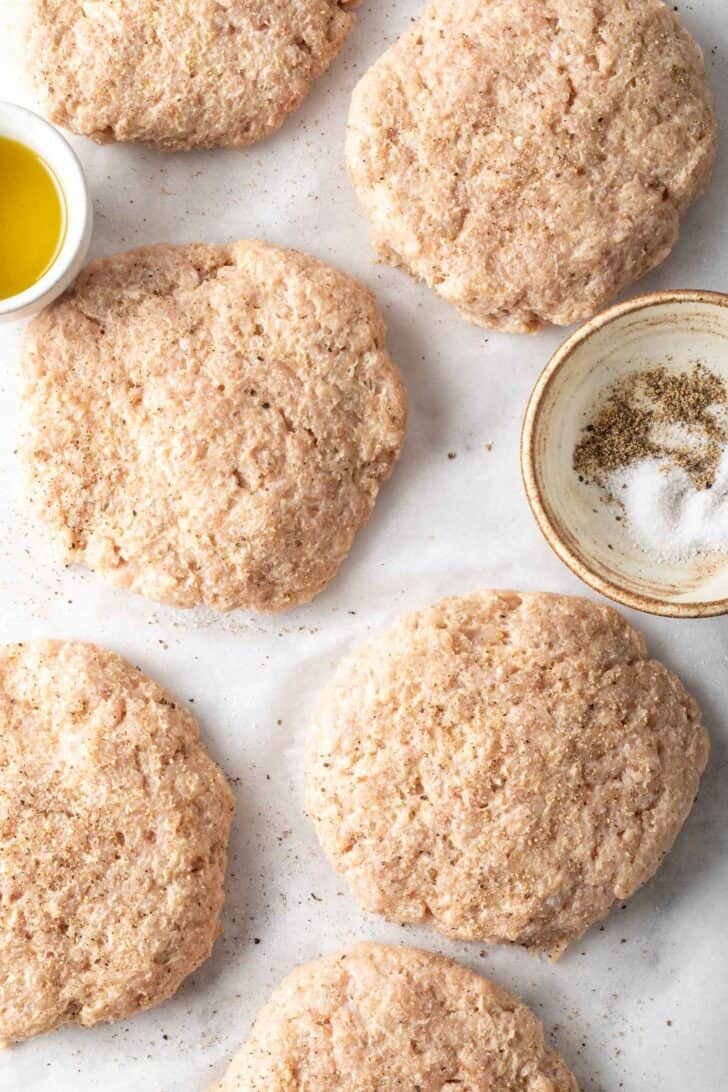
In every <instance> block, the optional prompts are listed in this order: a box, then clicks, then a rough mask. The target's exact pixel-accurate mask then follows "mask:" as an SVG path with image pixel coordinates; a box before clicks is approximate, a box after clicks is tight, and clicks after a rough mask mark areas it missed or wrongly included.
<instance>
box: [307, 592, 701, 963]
mask: <svg viewBox="0 0 728 1092" xmlns="http://www.w3.org/2000/svg"><path fill="white" fill-rule="evenodd" d="M707 757H708V740H707V735H706V732H705V730H704V729H703V727H702V725H701V723H700V712H699V710H698V707H697V706H696V704H695V702H694V701H693V699H692V698H691V697H690V696H689V695H688V694H687V693H686V691H685V689H684V688H683V686H682V684H681V683H680V681H679V680H678V679H677V678H676V677H675V676H674V675H673V674H672V673H671V672H669V671H668V670H667V669H666V668H665V667H664V666H663V665H662V664H660V663H658V662H656V661H655V660H650V659H648V658H647V656H646V652H645V646H644V642H643V640H642V637H641V636H640V635H639V634H638V633H637V632H636V631H635V630H634V629H632V627H631V626H630V625H628V623H627V622H626V621H625V620H624V619H623V618H622V617H621V615H619V614H618V613H617V612H616V611H614V610H612V609H611V608H609V607H605V606H601V605H597V604H595V603H592V602H590V601H588V600H585V599H579V598H572V597H569V596H560V595H547V594H517V593H513V592H482V593H477V594H474V595H470V596H465V597H462V598H453V599H444V600H442V601H441V602H438V603H435V604H434V605H432V606H429V607H426V608H424V609H423V610H420V611H418V612H416V613H414V614H411V615H409V616H406V617H405V618H404V619H402V620H401V621H400V622H398V623H397V624H396V625H395V626H394V627H393V628H392V629H390V630H389V631H387V632H386V633H384V634H383V635H382V636H380V637H378V638H376V639H374V640H373V641H372V642H371V643H370V644H368V645H367V646H365V647H364V648H363V649H362V650H361V651H360V652H359V653H358V654H357V655H355V656H354V657H353V658H351V659H349V660H348V661H345V662H344V663H343V664H342V665H341V667H340V668H339V670H338V672H337V673H336V675H335V677H334V679H333V681H332V683H331V685H330V687H329V689H328V690H327V692H326V694H325V696H324V699H323V702H322V704H321V707H320V709H319V712H318V716H317V718H316V720H315V725H314V728H313V731H312V733H311V736H310V739H309V744H308V755H307V810H308V812H309V814H310V816H311V818H312V819H313V821H314V823H315V825H316V828H317V830H318V834H319V837H320V839H321V842H322V845H323V847H324V849H325V850H326V852H327V854H328V855H329V857H330V858H331V860H332V862H333V864H334V866H335V867H336V868H337V870H338V871H340V872H341V873H342V874H343V875H344V876H345V877H346V878H347V880H348V881H349V883H350V884H351V885H352V887H353V889H354V892H355V894H356V895H357V896H358V898H359V900H360V901H361V903H362V904H363V906H364V907H365V908H366V909H367V910H371V911H376V912H378V913H381V914H384V915H385V916H386V917H388V918H391V919H393V920H395V921H400V922H419V921H426V920H431V921H432V923H433V924H434V925H435V926H436V927H437V928H439V929H440V930H442V931H443V932H444V933H446V934H448V935H449V936H452V937H457V938H463V939H469V940H470V939H479V940H483V941H486V942H489V943H499V942H510V943H516V944H522V945H525V946H527V947H530V948H534V949H537V950H547V951H550V952H552V953H554V954H558V953H559V952H560V951H561V950H562V949H563V948H564V947H566V945H567V944H568V943H570V942H571V941H572V940H574V939H575V938H577V937H578V936H579V935H580V934H581V933H582V932H583V931H584V930H585V929H586V928H587V927H588V926H589V925H590V924H591V923H592V922H594V921H597V920H598V919H599V918H601V917H603V916H604V915H605V914H606V913H607V912H608V911H609V909H610V907H611V906H612V904H613V903H614V902H615V900H621V899H626V898H627V897H628V896H629V895H631V894H632V892H633V891H634V890H635V889H636V888H637V887H639V886H640V884H643V883H644V882H645V881H646V880H648V879H649V878H650V876H652V874H653V873H654V872H655V870H656V869H657V867H658V865H659V864H660V861H661V860H662V858H663V857H664V856H665V854H666V853H667V852H668V850H669V849H670V847H671V845H672V843H673V841H674V839H675V837H676V835H677V833H678V831H679V830H680V827H681V826H682V824H683V822H684V820H685V818H686V816H687V814H688V812H689V810H690V807H691V805H692V803H693V799H694V797H695V794H696V792H697V788H698V780H699V777H700V774H701V772H702V770H703V768H704V766H705V763H706V761H707Z"/></svg>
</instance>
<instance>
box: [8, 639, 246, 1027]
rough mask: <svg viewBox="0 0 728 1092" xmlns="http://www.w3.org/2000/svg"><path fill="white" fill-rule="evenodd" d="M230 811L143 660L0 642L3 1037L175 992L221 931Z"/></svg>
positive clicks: (226, 793)
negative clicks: (145, 672)
mask: <svg viewBox="0 0 728 1092" xmlns="http://www.w3.org/2000/svg"><path fill="white" fill-rule="evenodd" d="M232 813H233V799H232V794H231V792H230V789H229V788H228V785H227V782H226V780H225V777H224V776H223V773H222V771H221V770H220V769H219V768H218V767H217V766H216V765H215V763H214V762H213V761H212V760H211V759H210V757H209V755H208V753H207V751H206V749H205V747H204V745H203V743H202V742H201V740H200V733H199V729H198V726H197V724H196V722H195V720H194V719H193V717H192V716H191V715H190V713H189V712H188V710H187V709H186V708H185V706H184V705H183V704H181V703H179V702H178V701H177V700H176V699H175V698H174V697H173V696H172V695H171V694H169V693H168V692H167V691H165V690H163V689H162V688H161V687H159V686H157V684H156V683H154V682H153V681H152V680H151V679H149V678H147V677H146V676H145V675H143V674H142V672H141V671H140V670H139V668H136V667H132V665H131V664H128V663H126V662H125V661H124V660H122V659H121V657H120V656H117V655H116V654H115V653H113V652H109V651H108V650H106V649H103V648H99V647H98V646H96V645H91V644H83V643H81V642H79V641H47V640H42V641H31V642H28V643H26V644H17V645H6V646H5V647H3V648H0V894H1V895H2V897H1V898H0V1041H4V1042H6V1043H12V1042H14V1041H16V1040H19V1039H27V1038H29V1037H30V1036H33V1035H39V1034H40V1033H41V1032H45V1031H51V1030H53V1029H54V1028H57V1027H59V1026H60V1025H62V1024H68V1023H73V1024H80V1025H82V1026H83V1027H91V1026H92V1025H93V1024H97V1023H99V1022H100V1021H105V1020H119V1019H121V1018H123V1017H127V1016H132V1015H134V1013H137V1012H140V1011H142V1010H143V1009H146V1008H149V1007H150V1006H151V1005H156V1004H158V1003H159V1002H160V1001H164V1000H165V999H166V998H168V997H171V995H172V994H173V993H174V992H175V990H176V989H177V987H178V986H179V985H180V983H181V982H182V981H183V979H184V978H185V977H186V976H187V975H189V974H191V973H192V971H194V970H195V969H196V968H197V967H198V966H199V965H200V964H201V963H202V962H203V960H205V959H207V957H208V956H209V955H210V952H211V950H212V946H213V944H214V942H215V939H216V937H217V936H218V934H219V932H220V913H221V910H222V903H223V879H224V876H225V859H226V852H227V841H228V834H229V832H230V823H231V820H232Z"/></svg>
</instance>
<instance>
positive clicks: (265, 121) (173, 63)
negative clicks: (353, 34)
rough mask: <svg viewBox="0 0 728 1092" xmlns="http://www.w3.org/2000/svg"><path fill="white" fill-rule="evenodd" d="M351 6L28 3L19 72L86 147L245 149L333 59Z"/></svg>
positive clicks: (257, 0)
mask: <svg viewBox="0 0 728 1092" xmlns="http://www.w3.org/2000/svg"><path fill="white" fill-rule="evenodd" d="M352 6H353V5H352V4H350V3H349V0H224V2H220V0H194V2H191V0H83V2H82V0H31V4H30V21H29V34H28V65H29V68H30V72H31V75H32V76H33V77H34V80H35V83H36V85H37V87H38V91H39V94H40V97H41V100H42V102H43V104H44V106H45V109H46V112H47V114H48V116H49V117H50V119H51V121H54V122H55V123H56V124H57V125H63V126H65V127H66V128H68V129H72V130H73V131H74V132H76V133H81V134H82V135H84V136H90V137H93V138H94V139H95V140H99V141H106V140H120V141H122V140H137V141H148V142H150V143H152V144H154V145H156V146H157V147H159V148H163V149H178V148H182V149H184V148H200V147H205V148H217V147H228V148H244V147H245V146H246V145H248V144H252V143H253V142H254V141H256V140H261V139H262V138H263V137H265V136H268V135H269V134H270V133H273V132H275V130H276V129H278V128H279V126H280V125H282V123H283V121H284V120H285V118H286V117H287V115H288V114H289V113H290V112H291V111H292V110H295V109H296V107H297V106H298V105H299V104H300V102H301V101H302V100H303V98H304V97H305V95H306V94H307V92H308V90H309V87H310V86H311V83H312V81H313V80H315V79H316V78H317V77H318V76H320V75H321V74H322V72H324V71H325V70H326V69H327V68H328V66H329V64H330V63H331V61H332V60H333V58H334V57H335V56H336V54H337V53H338V52H339V49H340V48H341V46H342V44H343V42H344V40H345V38H346V36H347V34H348V33H349V31H350V30H351V28H352V26H353V24H354V14H353V12H352V11H351V10H350V9H351V7H352Z"/></svg>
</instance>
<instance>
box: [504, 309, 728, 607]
mask: <svg viewBox="0 0 728 1092" xmlns="http://www.w3.org/2000/svg"><path fill="white" fill-rule="evenodd" d="M696 360H702V361H703V362H704V363H705V364H706V365H707V366H708V367H709V368H710V369H711V370H713V371H714V372H716V373H717V374H719V375H720V376H721V377H722V378H723V379H724V380H726V382H728V295H723V294H722V293H717V292H701V291H682V292H679V291H675V292H659V293H656V294H655V295H651V296H641V297H638V298H636V299H632V300H629V301H628V302H627V303H622V304H618V305H617V306H616V307H612V308H610V309H609V310H608V311H605V312H604V313H603V314H601V315H598V316H597V317H596V318H594V319H592V320H591V322H588V323H587V324H586V325H585V326H582V327H581V329H579V330H577V332H576V333H575V334H573V335H572V336H571V337H570V338H569V339H568V340H567V341H566V342H565V343H564V344H563V345H562V346H561V348H560V349H559V350H558V351H557V352H556V353H555V355H554V356H553V357H552V358H551V360H550V361H549V363H548V365H547V366H546V368H545V369H544V371H543V373H542V375H541V376H540V378H539V380H538V382H537V384H536V386H535V388H534V390H533V393H532V395H531V398H530V401H529V404H528V408H527V410H526V416H525V419H524V424H523V433H522V437H521V469H522V473H523V482H524V486H525V489H526V495H527V497H528V501H529V504H530V505H531V510H532V512H533V514H534V516H535V517H536V520H537V522H538V524H539V527H540V528H541V531H542V532H543V534H544V536H545V537H546V539H547V541H548V542H549V544H550V546H551V547H552V548H553V550H554V551H555V552H556V553H557V554H558V556H559V557H560V558H561V560H562V561H564V562H565V563H566V564H567V565H568V566H569V568H570V569H572V570H573V572H575V573H576V574H577V576H579V577H581V579H582V580H584V581H585V582H586V583H587V584H590V585H591V587H593V588H595V589H596V590H597V591H599V592H601V593H602V594H603V595H606V596H608V597H609V598H610V599H614V600H616V601H617V602H619V603H622V604H624V605H625V606H629V607H635V608H636V609H637V610H643V611H648V612H649V613H652V614H665V615H670V616H672V617H705V616H708V615H714V614H725V613H728V554H711V555H708V556H701V557H691V558H688V559H686V560H684V561H671V562H663V561H654V560H652V559H651V558H650V557H649V556H648V555H647V554H645V553H644V551H642V550H640V549H639V548H637V547H636V546H634V545H633V543H632V542H631V541H630V539H629V536H628V533H627V531H626V530H625V528H624V524H623V523H619V522H617V521H616V520H615V515H614V510H613V509H612V508H611V507H609V506H607V505H602V504H595V503H594V498H593V495H590V493H589V491H588V490H587V489H585V488H584V487H583V486H582V485H580V483H579V482H578V479H577V475H576V474H575V472H574V470H573V467H572V458H573V451H574V446H575V444H576V442H577V440H578V438H579V436H580V433H581V429H582V428H583V426H584V424H585V422H586V420H587V417H586V414H587V412H588V411H589V410H590V409H591V410H593V408H594V403H595V400H598V399H599V395H600V392H603V390H604V388H605V387H606V386H609V385H610V384H611V383H612V382H614V380H616V379H618V378H619V377H620V376H623V375H625V374H626V373H628V372H631V371H633V370H634V369H635V368H636V367H639V366H645V367H647V366H650V365H655V364H663V365H665V367H667V368H668V369H670V370H674V371H684V370H685V369H686V368H688V367H689V366H690V365H691V364H693V363H694V362H695V361H696Z"/></svg>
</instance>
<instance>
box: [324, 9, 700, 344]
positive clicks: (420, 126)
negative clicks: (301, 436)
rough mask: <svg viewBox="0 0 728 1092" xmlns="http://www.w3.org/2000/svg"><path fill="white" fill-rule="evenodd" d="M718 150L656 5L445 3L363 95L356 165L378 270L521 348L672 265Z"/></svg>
mask: <svg viewBox="0 0 728 1092" xmlns="http://www.w3.org/2000/svg"><path fill="white" fill-rule="evenodd" d="M715 142H716V121H715V115H714V111H713V100H712V96H711V93H710V90H709V88H708V86H707V83H706V76H705V67H704V64H703V58H702V54H701V52H700V49H699V47H698V46H697V45H696V43H695V42H694V41H693V39H692V38H691V37H690V35H689V34H688V33H687V32H686V30H685V29H684V27H683V26H682V23H681V21H680V19H679V17H678V16H677V15H676V14H675V13H674V12H673V11H671V10H670V9H669V8H668V7H667V6H666V5H665V4H664V3H662V0H435V2H434V3H432V4H430V6H429V7H428V8H427V9H426V10H425V13H424V14H423V16H422V18H421V19H420V20H419V21H418V22H417V23H415V24H414V25H413V26H412V27H410V28H409V29H408V30H407V31H406V32H405V34H404V35H403V36H402V37H401V38H400V40H399V41H398V42H397V43H396V44H395V45H393V46H392V47H391V48H390V49H388V50H387V52H386V53H385V54H384V55H383V56H382V57H381V58H380V59H379V60H378V61H377V62H376V64H375V65H374V66H373V67H372V68H371V69H370V70H369V71H368V72H367V73H366V75H365V76H364V77H363V78H362V79H361V80H360V82H359V84H358V85H357V87H356V89H355V91H354V95H353V98H352V103H351V109H350V113H349V129H348V138H347V147H346V157H347V163H348V168H349V172H350V175H351V178H352V181H353V183H354V186H355V188H356V190H357V193H358V195H359V198H360V200H361V202H362V204H363V206H364V210H365V212H366V214H367V216H368V218H369V220H370V221H371V224H372V228H373V233H374V240H375V243H376V246H377V248H378V250H379V252H380V254H381V256H382V257H383V258H384V260H385V261H388V262H390V263H391V264H393V265H400V266H402V268H404V269H406V270H407V271H409V272H410V273H412V274H413V275H414V276H416V277H418V278H420V279H422V280H424V281H426V282H427V284H429V285H430V287H431V288H433V289H434V290H435V291H436V292H438V293H439V294H440V295H441V296H442V297H443V298H444V299H446V300H448V301H449V302H450V303H452V304H453V305H454V306H455V307H456V309H457V310H458V312H459V313H460V314H461V315H462V316H463V317H464V318H466V319H468V320H470V321H471V322H475V323H478V324H480V325H482V326H492V327H496V328H501V329H503V330H510V331H529V330H535V329H537V328H538V327H539V326H540V325H541V324H542V323H548V322H551V323H557V324H559V325H567V324H569V323H572V322H576V321H577V320H580V319H584V318H587V317H588V316H590V315H593V314H595V313H596V312H597V311H598V310H599V309H600V308H602V307H604V306H605V304H607V303H609V302H610V300H612V299H613V298H614V297H615V296H616V295H617V294H618V293H619V292H621V291H622V289H624V288H626V287H627V286H628V285H629V284H631V283H632V282H633V281H636V280H637V279H638V278H639V277H642V276H644V274H645V273H648V272H649V271H650V270H651V269H652V268H653V267H654V266H656V265H657V264H658V263H659V262H661V261H662V260H663V259H664V258H665V257H666V256H667V255H668V254H669V253H670V251H671V249H672V247H673V246H674V244H675V242H676V240H677V236H678V225H679V222H680V219H681V217H682V216H683V214H684V213H685V211H686V210H687V208H688V206H689V205H690V203H691V202H692V201H693V200H694V199H695V197H696V196H697V195H698V194H699V193H700V192H701V190H702V189H703V188H704V186H705V185H706V183H707V181H708V177H709V175H710V170H711V166H712V163H713V157H714V152H715Z"/></svg>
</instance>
